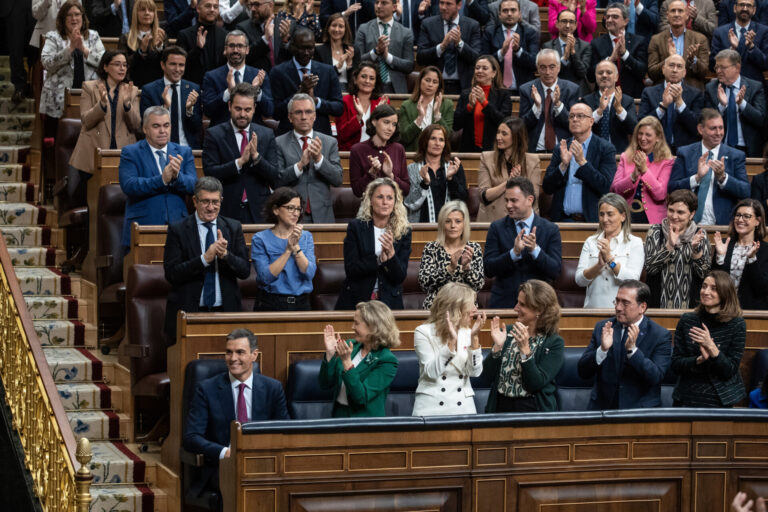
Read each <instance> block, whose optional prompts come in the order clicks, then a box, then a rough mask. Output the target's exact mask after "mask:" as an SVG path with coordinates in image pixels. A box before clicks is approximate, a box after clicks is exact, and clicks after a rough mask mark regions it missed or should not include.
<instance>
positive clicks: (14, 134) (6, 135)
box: [0, 91, 32, 146]
mask: <svg viewBox="0 0 768 512" xmlns="http://www.w3.org/2000/svg"><path fill="white" fill-rule="evenodd" d="M11 94H13V91H11ZM31 141H32V132H31V131H15V130H0V144H4V145H11V146H26V145H28V144H29V143H30V142H31Z"/></svg>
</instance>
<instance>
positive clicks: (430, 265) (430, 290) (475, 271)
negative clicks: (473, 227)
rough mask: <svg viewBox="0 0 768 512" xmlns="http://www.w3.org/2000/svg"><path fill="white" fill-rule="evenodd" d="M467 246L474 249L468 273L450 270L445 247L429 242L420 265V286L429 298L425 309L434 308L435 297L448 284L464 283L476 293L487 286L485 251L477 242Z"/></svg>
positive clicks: (425, 303) (459, 269)
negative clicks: (484, 265) (484, 261)
mask: <svg viewBox="0 0 768 512" xmlns="http://www.w3.org/2000/svg"><path fill="white" fill-rule="evenodd" d="M467 245H469V246H470V247H472V250H473V251H474V252H473V254H472V261H471V262H470V263H469V268H468V269H467V270H466V271H465V270H463V269H461V268H458V269H456V272H451V271H450V270H448V266H449V265H450V263H451V255H450V254H448V251H446V250H445V247H443V246H442V245H440V244H439V243H437V242H429V243H428V244H427V245H425V246H424V252H422V253H421V264H420V265H419V284H420V285H421V289H422V290H424V291H425V292H426V293H427V298H426V299H424V309H429V308H430V307H431V306H432V301H434V300H435V295H436V294H437V292H438V291H440V288H442V287H443V285H444V284H446V283H450V282H456V283H464V284H466V285H468V286H469V287H470V288H472V289H473V290H475V291H480V289H481V288H482V287H483V285H484V284H485V275H484V274H483V250H482V249H481V248H480V244H478V243H477V242H467Z"/></svg>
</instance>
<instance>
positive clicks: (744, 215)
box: [733, 213, 754, 220]
mask: <svg viewBox="0 0 768 512" xmlns="http://www.w3.org/2000/svg"><path fill="white" fill-rule="evenodd" d="M752 217H754V215H752V214H751V213H736V214H734V216H733V218H734V219H744V220H752Z"/></svg>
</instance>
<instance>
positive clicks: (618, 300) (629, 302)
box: [613, 299, 635, 308]
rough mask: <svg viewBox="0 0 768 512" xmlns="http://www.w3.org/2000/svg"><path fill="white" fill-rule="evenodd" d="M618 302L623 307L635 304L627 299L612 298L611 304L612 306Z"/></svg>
mask: <svg viewBox="0 0 768 512" xmlns="http://www.w3.org/2000/svg"><path fill="white" fill-rule="evenodd" d="M619 304H621V305H622V306H624V307H625V308H626V307H629V306H634V305H635V303H634V302H632V301H629V300H621V299H613V305H614V306H618V305H619Z"/></svg>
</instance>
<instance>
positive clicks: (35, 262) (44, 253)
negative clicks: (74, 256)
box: [8, 246, 67, 268]
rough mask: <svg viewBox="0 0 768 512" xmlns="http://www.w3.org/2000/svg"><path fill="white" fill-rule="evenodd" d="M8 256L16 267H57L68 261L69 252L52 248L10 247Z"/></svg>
mask: <svg viewBox="0 0 768 512" xmlns="http://www.w3.org/2000/svg"><path fill="white" fill-rule="evenodd" d="M8 255H9V256H10V257H11V263H12V264H13V266H14V267H16V268H20V267H56V266H59V265H61V264H62V263H63V262H65V261H66V260H67V251H66V250H65V249H63V248H58V247H52V246H40V247H9V248H8Z"/></svg>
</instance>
